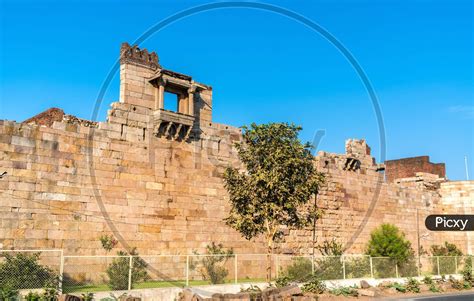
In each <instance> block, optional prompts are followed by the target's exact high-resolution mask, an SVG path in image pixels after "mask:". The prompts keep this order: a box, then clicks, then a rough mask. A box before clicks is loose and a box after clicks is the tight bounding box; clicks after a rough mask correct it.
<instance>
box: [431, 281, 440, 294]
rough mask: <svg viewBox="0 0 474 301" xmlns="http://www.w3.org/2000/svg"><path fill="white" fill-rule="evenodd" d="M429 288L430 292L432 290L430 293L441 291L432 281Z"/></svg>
mask: <svg viewBox="0 0 474 301" xmlns="http://www.w3.org/2000/svg"><path fill="white" fill-rule="evenodd" d="M429 290H430V292H432V293H439V292H441V289H440V288H439V287H438V286H436V284H435V283H434V282H433V283H431V284H430V287H429Z"/></svg>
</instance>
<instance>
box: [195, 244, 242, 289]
mask: <svg viewBox="0 0 474 301" xmlns="http://www.w3.org/2000/svg"><path fill="white" fill-rule="evenodd" d="M206 251H207V254H208V255H213V256H204V257H203V258H202V259H201V260H200V263H201V264H202V270H201V274H202V277H203V278H204V279H205V280H209V281H210V282H211V283H212V284H220V283H224V282H225V278H226V277H227V275H228V274H229V271H228V270H227V269H226V268H225V267H224V266H223V265H225V263H226V262H227V260H229V258H230V257H232V256H233V254H234V251H233V249H227V250H225V249H224V246H223V245H222V244H215V243H214V242H212V243H211V244H210V245H207V247H206Z"/></svg>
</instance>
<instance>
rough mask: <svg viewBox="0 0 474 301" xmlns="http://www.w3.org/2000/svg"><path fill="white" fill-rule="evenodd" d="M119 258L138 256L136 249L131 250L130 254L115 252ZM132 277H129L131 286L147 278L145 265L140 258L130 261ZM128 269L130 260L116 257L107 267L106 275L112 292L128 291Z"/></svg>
mask: <svg viewBox="0 0 474 301" xmlns="http://www.w3.org/2000/svg"><path fill="white" fill-rule="evenodd" d="M117 255H119V256H127V255H132V256H138V253H137V250H136V248H133V249H132V250H131V251H130V254H127V253H126V252H123V251H119V252H117ZM132 266H133V267H132V277H131V280H132V281H131V282H132V283H131V286H132V288H133V287H134V285H135V284H136V283H137V282H139V281H142V280H146V279H147V278H148V273H147V271H146V268H147V264H146V262H145V261H144V260H143V259H141V258H140V257H134V258H133V261H132ZM129 268H130V258H129V257H118V258H115V259H114V260H113V261H112V263H111V264H110V265H109V266H108V267H107V271H106V272H107V275H108V276H109V283H108V285H109V287H110V288H111V289H113V290H126V289H128V275H129Z"/></svg>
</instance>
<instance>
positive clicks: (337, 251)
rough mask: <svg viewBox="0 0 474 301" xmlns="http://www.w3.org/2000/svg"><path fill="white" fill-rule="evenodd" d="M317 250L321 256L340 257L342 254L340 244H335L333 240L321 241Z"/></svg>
mask: <svg viewBox="0 0 474 301" xmlns="http://www.w3.org/2000/svg"><path fill="white" fill-rule="evenodd" d="M317 248H318V250H319V252H321V254H322V255H323V256H341V255H342V254H343V253H344V247H343V246H342V243H339V242H337V240H336V239H335V238H333V239H332V240H325V241H323V243H322V244H321V245H319V246H318V247H317Z"/></svg>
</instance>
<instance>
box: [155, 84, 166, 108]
mask: <svg viewBox="0 0 474 301" xmlns="http://www.w3.org/2000/svg"><path fill="white" fill-rule="evenodd" d="M157 83H158V89H156V90H155V110H160V109H161V110H163V109H164V108H165V85H166V81H165V80H163V79H161V78H160V79H159V80H158V81H157Z"/></svg>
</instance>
